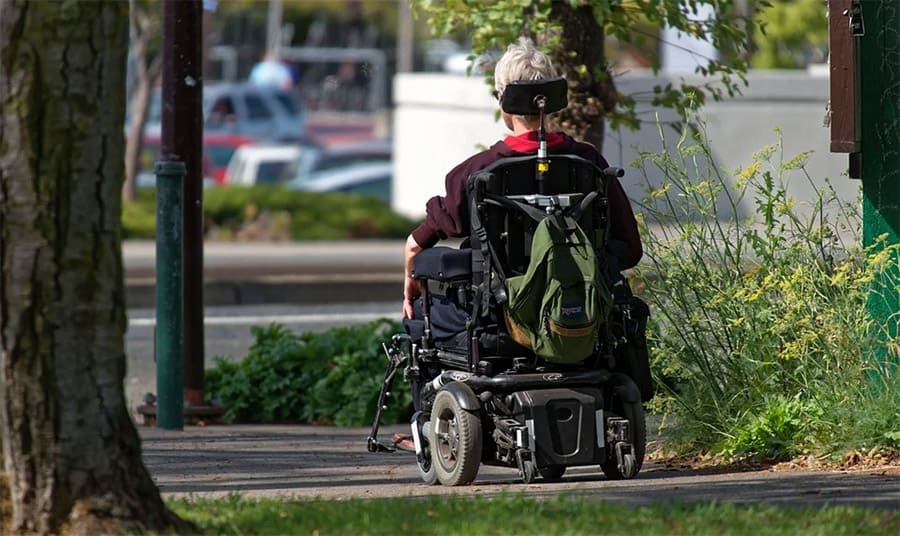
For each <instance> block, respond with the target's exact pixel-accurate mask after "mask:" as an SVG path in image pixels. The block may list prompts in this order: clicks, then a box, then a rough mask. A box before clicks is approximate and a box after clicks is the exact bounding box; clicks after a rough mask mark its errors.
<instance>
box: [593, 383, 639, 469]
mask: <svg viewBox="0 0 900 536" xmlns="http://www.w3.org/2000/svg"><path fill="white" fill-rule="evenodd" d="M624 381H627V382H629V383H633V382H631V380H630V379H629V380H624ZM632 386H633V385H632ZM625 389H626V386H623V385H617V386H613V387H611V391H612V396H611V400H610V404H608V405H607V407H608V408H609V413H608V414H607V417H612V416H618V417H623V418H625V419H628V422H629V423H630V426H629V427H628V428H629V432H630V434H629V435H630V436H631V437H629V438H628V439H629V441H630V442H631V445H632V447H633V450H632V453H633V459H632V460H629V461H630V463H632V464H633V465H634V472H633V473H631V476H626V474H623V472H622V471H621V470H620V469H619V463H618V460H617V459H616V453H615V450H613V445H611V444H607V457H606V461H605V462H604V463H602V464H600V469H602V470H603V474H604V475H606V477H607V478H609V479H610V480H625V479H628V478H634V477H635V476H637V475H638V473H640V471H641V467H642V466H643V465H644V453H645V452H646V450H647V421H646V419H645V416H644V406H643V405H642V404H641V402H640V401H637V402H626V401H625V400H624V399H623V397H622V394H623V391H624V390H625ZM604 426H605V423H604ZM628 472H630V471H626V473H628Z"/></svg>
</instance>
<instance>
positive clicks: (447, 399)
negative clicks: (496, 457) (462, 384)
mask: <svg viewBox="0 0 900 536" xmlns="http://www.w3.org/2000/svg"><path fill="white" fill-rule="evenodd" d="M431 430H432V432H431V434H432V437H433V441H432V442H431V460H432V466H433V468H434V471H435V473H436V475H437V478H438V480H440V482H441V484H443V485H445V486H464V485H466V484H469V483H471V482H472V481H473V480H475V476H476V475H477V474H478V466H479V465H480V464H481V447H482V444H481V436H482V432H481V417H480V416H479V414H478V413H477V412H475V411H468V410H465V409H463V408H462V407H460V405H459V403H458V402H457V401H456V397H454V396H453V395H452V394H451V393H449V392H447V391H440V392H439V393H438V394H437V396H436V397H435V398H434V405H433V406H432V408H431Z"/></svg>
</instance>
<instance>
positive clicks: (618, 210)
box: [607, 179, 644, 270]
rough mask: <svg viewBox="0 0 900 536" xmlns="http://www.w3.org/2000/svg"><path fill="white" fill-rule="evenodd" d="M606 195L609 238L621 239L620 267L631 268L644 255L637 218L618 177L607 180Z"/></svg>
mask: <svg viewBox="0 0 900 536" xmlns="http://www.w3.org/2000/svg"><path fill="white" fill-rule="evenodd" d="M607 195H608V196H609V219H610V229H609V231H610V232H609V234H610V238H612V239H615V240H621V241H622V242H624V243H625V245H626V248H625V251H624V252H623V253H624V257H623V258H621V259H619V260H620V262H621V263H622V266H621V269H623V270H626V269H628V268H633V267H634V266H636V265H637V263H638V262H639V261H640V260H641V257H642V256H643V255H644V249H643V246H642V245H641V235H640V233H639V232H638V226H637V220H636V219H635V217H634V212H633V211H632V210H631V202H630V201H629V200H628V196H627V195H625V190H624V189H623V188H622V184H621V183H620V182H619V180H618V179H612V180H611V181H610V182H609V191H608V192H607Z"/></svg>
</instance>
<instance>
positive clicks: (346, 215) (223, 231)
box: [122, 186, 415, 240]
mask: <svg viewBox="0 0 900 536" xmlns="http://www.w3.org/2000/svg"><path fill="white" fill-rule="evenodd" d="M155 203H156V201H155V197H154V195H153V194H152V192H150V193H143V192H142V194H141V195H140V196H139V197H138V199H137V200H135V201H134V202H129V203H125V205H124V207H123V210H122V227H123V230H124V233H125V237H126V238H152V237H153V236H154V233H155V217H156V212H155V210H156V206H155ZM203 206H204V212H205V215H206V227H207V230H208V231H211V232H214V233H215V235H216V236H217V237H222V238H234V237H236V236H239V235H240V234H241V232H242V231H243V232H246V233H247V234H248V235H251V237H258V238H267V239H283V238H291V239H294V240H322V239H332V240H335V239H361V238H403V237H405V236H406V235H407V234H409V231H410V230H411V229H412V228H413V227H414V226H415V222H414V221H412V220H410V219H408V218H405V217H403V216H401V215H399V214H397V213H395V212H393V211H392V210H391V209H390V207H389V206H388V205H386V204H385V203H384V202H382V201H380V200H378V199H374V198H370V197H366V196H362V195H354V194H345V193H318V192H298V191H290V190H284V189H281V188H273V187H264V186H256V187H241V186H229V187H227V188H211V189H208V190H206V191H205V192H204V194H203ZM253 226H257V227H260V229H258V230H257V232H255V233H251V232H250V231H251V229H249V228H252V227H253Z"/></svg>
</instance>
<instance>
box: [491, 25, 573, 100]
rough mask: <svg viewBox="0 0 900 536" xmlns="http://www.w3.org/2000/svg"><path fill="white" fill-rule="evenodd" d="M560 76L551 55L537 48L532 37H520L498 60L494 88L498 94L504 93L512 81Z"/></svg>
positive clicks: (495, 68)
mask: <svg viewBox="0 0 900 536" xmlns="http://www.w3.org/2000/svg"><path fill="white" fill-rule="evenodd" d="M558 76H559V75H558V74H557V71H556V68H555V67H554V66H553V62H552V61H550V57H549V56H547V55H546V54H544V53H543V52H541V51H540V50H538V49H537V48H535V46H534V43H533V42H532V41H531V39H528V38H527V37H520V38H519V40H518V41H517V42H515V43H513V44H511V45H509V46H508V47H507V48H506V52H505V53H504V54H503V56H502V57H501V58H500V59H499V60H498V61H497V65H496V66H495V67H494V88H495V89H496V90H497V95H503V90H505V89H506V86H507V85H508V84H509V83H510V82H515V81H516V80H548V79H551V78H556V77H558Z"/></svg>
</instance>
